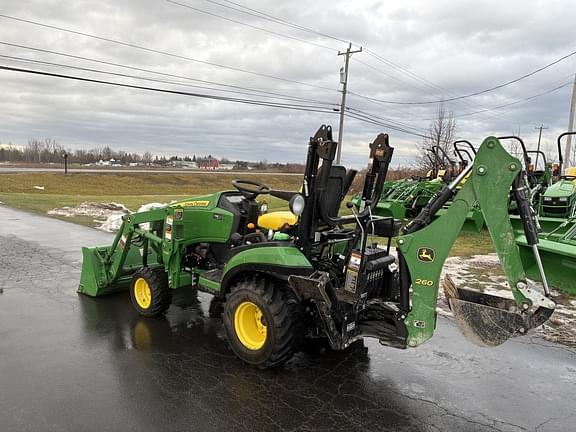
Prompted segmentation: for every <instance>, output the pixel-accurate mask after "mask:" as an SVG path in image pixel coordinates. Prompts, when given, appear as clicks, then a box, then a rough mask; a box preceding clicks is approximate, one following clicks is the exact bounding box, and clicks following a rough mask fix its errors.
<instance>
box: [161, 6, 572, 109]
mask: <svg viewBox="0 0 576 432" xmlns="http://www.w3.org/2000/svg"><path fill="white" fill-rule="evenodd" d="M166 1H168V2H171V3H175V2H174V1H173V0H166ZM204 1H206V2H208V3H212V4H216V5H219V6H221V7H225V8H228V9H232V10H235V11H237V12H241V13H245V14H248V15H251V16H254V17H258V18H261V19H266V20H268V21H272V22H275V23H276V24H280V25H285V26H289V27H292V28H296V29H299V30H302V31H305V32H308V33H312V34H316V35H319V36H322V37H325V38H328V39H332V40H336V41H339V42H344V43H348V42H350V43H352V44H354V45H358V46H361V45H363V44H358V43H356V42H352V41H346V40H344V39H342V38H339V37H336V36H333V35H329V34H326V33H322V32H318V31H316V30H314V29H311V28H309V27H305V26H301V25H299V24H296V23H293V22H290V21H287V20H284V19H281V18H278V17H275V16H273V15H270V14H267V13H264V12H262V11H259V10H256V9H253V8H249V7H247V6H244V5H241V4H239V3H236V2H233V1H230V0H222V1H223V2H225V3H228V4H232V5H235V6H238V7H239V8H241V9H238V8H234V7H232V6H229V5H225V4H223V3H220V2H218V1H215V0H204ZM242 9H244V10H242ZM247 11H250V12H247ZM365 52H366V53H367V54H368V55H370V56H372V57H373V58H375V59H377V60H379V61H381V62H383V63H384V64H386V65H388V66H390V67H393V68H394V69H397V70H399V71H401V72H402V73H404V74H406V75H409V76H410V77H412V78H413V79H415V80H417V81H419V82H421V83H423V84H424V85H426V86H427V87H429V88H432V89H435V90H441V91H446V89H444V88H442V87H440V86H438V85H436V84H434V83H432V82H431V81H428V80H427V79H425V78H422V77H421V76H419V75H417V74H415V73H413V72H411V71H410V70H408V69H406V68H404V67H402V66H399V65H397V64H396V63H394V62H392V61H390V60H387V59H385V58H384V57H382V56H380V55H379V54H377V53H376V52H374V51H372V50H370V49H365ZM574 54H576V51H573V52H571V53H569V54H567V55H566V56H563V57H561V58H559V59H557V60H555V61H553V62H552V63H549V64H547V65H545V66H543V67H541V68H538V69H536V70H534V71H532V72H529V73H527V74H524V75H522V76H520V77H517V78H515V79H512V80H509V81H507V82H505V83H502V84H498V85H496V86H493V87H490V88H488V89H484V90H480V91H477V92H473V93H469V94H465V95H460V96H455V97H450V98H444V99H439V100H435V101H425V102H401V101H386V100H378V101H380V102H382V103H389V104H399V105H427V104H438V103H443V102H452V101H459V100H462V99H467V98H470V97H473V96H478V95H481V94H484V93H489V92H492V91H494V90H498V89H500V88H503V87H506V86H508V85H511V84H514V83H516V82H519V81H521V80H523V79H526V78H529V77H531V76H533V75H535V74H537V73H539V72H541V71H543V70H545V69H548V68H549V67H551V66H554V65H555V64H557V63H560V62H561V61H563V60H565V59H567V58H569V57H571V56H573V55H574ZM356 61H359V60H356ZM359 62H361V61H359ZM361 63H364V62H361ZM364 64H365V65H367V64H366V63H364ZM367 66H369V65H367ZM369 67H371V66H369ZM374 69H376V68H374ZM380 72H382V73H384V72H383V71H380ZM386 75H388V74H386ZM388 76H389V77H391V78H392V76H390V75H388ZM393 79H396V80H397V81H401V82H403V81H402V80H399V79H398V78H393ZM356 96H359V97H364V98H368V97H367V96H364V95H359V94H356ZM372 100H376V99H375V98H372ZM485 111H489V109H487V110H485ZM485 111H483V112H485Z"/></svg>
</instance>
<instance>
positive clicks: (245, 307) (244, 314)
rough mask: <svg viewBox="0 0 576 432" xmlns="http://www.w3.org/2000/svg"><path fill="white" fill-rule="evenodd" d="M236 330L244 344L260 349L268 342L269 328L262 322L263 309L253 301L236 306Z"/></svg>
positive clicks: (249, 347)
mask: <svg viewBox="0 0 576 432" xmlns="http://www.w3.org/2000/svg"><path fill="white" fill-rule="evenodd" d="M234 330H235V331H236V335H237V336H238V339H239V340H240V342H241V343H242V345H244V346H245V347H246V348H248V349H249V350H253V351H256V350H259V349H260V348H262V347H263V346H264V344H265V343H266V334H267V333H268V329H267V327H266V325H264V323H262V310H261V309H260V308H259V307H258V306H256V305H255V304H254V303H252V302H249V301H245V302H242V303H240V304H239V305H238V307H237V308H236V311H235V312H234Z"/></svg>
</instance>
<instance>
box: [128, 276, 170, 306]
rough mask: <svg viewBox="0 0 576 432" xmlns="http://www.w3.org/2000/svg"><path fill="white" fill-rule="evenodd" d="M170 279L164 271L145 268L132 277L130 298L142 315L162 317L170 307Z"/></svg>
mask: <svg viewBox="0 0 576 432" xmlns="http://www.w3.org/2000/svg"><path fill="white" fill-rule="evenodd" d="M170 294H171V293H170V288H169V287H168V277H167V275H166V272H164V270H162V269H151V268H148V267H143V268H141V269H140V270H138V271H137V272H136V273H134V275H133V276H132V282H131V283H130V297H131V298H132V304H133V305H134V307H135V308H136V310H137V311H138V312H139V313H140V315H144V316H147V317H151V316H155V315H161V314H163V313H164V312H166V309H168V307H169V306H170V301H171V295H170Z"/></svg>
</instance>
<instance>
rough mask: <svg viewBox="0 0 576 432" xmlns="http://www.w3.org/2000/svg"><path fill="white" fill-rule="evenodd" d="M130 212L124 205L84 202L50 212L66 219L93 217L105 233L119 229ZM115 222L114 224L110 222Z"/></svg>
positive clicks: (49, 212)
mask: <svg viewBox="0 0 576 432" xmlns="http://www.w3.org/2000/svg"><path fill="white" fill-rule="evenodd" d="M128 212H130V210H129V209H128V208H126V206H124V204H120V203H115V202H111V203H95V202H88V201H86V202H83V203H80V204H78V205H77V206H76V207H68V206H65V207H60V208H56V209H53V210H49V211H48V214H49V215H57V216H64V217H73V216H91V217H93V218H94V222H96V223H99V224H100V225H99V226H98V227H97V228H98V229H101V230H103V231H108V232H112V231H114V229H113V228H114V227H116V229H118V227H120V224H121V223H122V216H124V215H125V214H126V213H128ZM110 220H115V221H118V222H115V223H114V224H111V223H110V222H109V221H110Z"/></svg>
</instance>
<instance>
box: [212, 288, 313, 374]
mask: <svg viewBox="0 0 576 432" xmlns="http://www.w3.org/2000/svg"><path fill="white" fill-rule="evenodd" d="M302 317H303V314H302V310H301V306H300V303H299V302H298V300H297V299H296V297H295V296H294V294H293V293H292V291H291V290H290V289H289V288H288V287H286V286H285V285H282V284H279V283H275V282H272V281H270V280H267V279H264V278H253V279H247V280H243V281H241V282H239V283H237V284H236V285H234V286H233V287H232V289H231V290H230V293H229V294H228V296H227V297H226V304H225V305H224V317H223V321H224V329H225V331H226V337H227V339H228V343H229V344H230V347H231V348H232V351H234V353H235V354H236V355H237V356H238V357H239V358H240V359H241V360H244V361H245V362H247V363H250V364H253V365H256V366H258V367H260V368H262V369H264V368H271V367H276V366H280V365H282V364H284V363H285V362H287V361H288V360H289V359H290V358H291V357H292V355H294V353H295V352H296V350H297V349H298V348H299V347H300V343H301V341H302V336H303V325H302V322H303V319H302Z"/></svg>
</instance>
